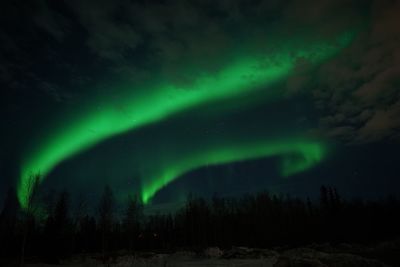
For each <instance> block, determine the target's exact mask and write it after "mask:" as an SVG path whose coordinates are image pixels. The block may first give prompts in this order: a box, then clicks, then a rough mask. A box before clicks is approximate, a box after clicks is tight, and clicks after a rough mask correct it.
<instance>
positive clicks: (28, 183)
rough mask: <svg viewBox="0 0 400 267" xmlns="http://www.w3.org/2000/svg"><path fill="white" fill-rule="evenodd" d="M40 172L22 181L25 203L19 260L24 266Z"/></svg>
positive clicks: (32, 224)
mask: <svg viewBox="0 0 400 267" xmlns="http://www.w3.org/2000/svg"><path fill="white" fill-rule="evenodd" d="M40 178H41V176H40V174H36V175H31V176H30V177H29V178H28V179H27V180H25V181H24V184H23V186H24V188H25V200H24V201H25V203H24V205H25V206H24V207H23V214H24V219H23V234H22V245H21V260H20V265H21V266H24V262H25V249H26V243H27V239H28V234H29V230H30V228H31V227H33V226H34V223H35V212H36V208H37V207H36V206H35V204H36V203H35V201H36V197H37V193H38V188H39V182H40Z"/></svg>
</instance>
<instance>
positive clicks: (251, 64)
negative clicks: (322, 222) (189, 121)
mask: <svg viewBox="0 0 400 267" xmlns="http://www.w3.org/2000/svg"><path fill="white" fill-rule="evenodd" d="M350 37H351V35H350V34H349V33H346V34H342V36H340V37H339V38H337V39H336V40H335V42H334V43H331V44H328V43H324V42H320V43H316V44H310V45H308V46H309V47H308V48H304V49H298V48H296V47H292V46H289V47H288V45H285V44H283V45H282V47H286V48H284V49H283V51H276V52H275V53H274V54H271V55H255V56H252V57H250V56H246V57H244V58H239V59H237V60H233V63H230V66H228V67H226V68H225V69H223V70H221V71H219V72H218V73H217V74H215V76H209V75H202V74H201V73H200V74H199V76H200V77H199V78H195V80H194V81H193V82H192V84H191V85H190V86H189V87H188V88H183V89H180V88H177V87H176V86H174V85H173V84H168V83H161V84H158V83H157V85H156V86H155V88H152V89H150V90H151V93H146V94H133V95H132V96H129V97H128V98H127V100H125V101H124V103H123V104H122V105H123V106H124V107H126V109H125V113H126V114H120V113H118V112H116V111H115V110H114V108H113V106H110V107H109V106H106V107H104V108H102V109H101V110H94V111H91V112H89V113H88V114H79V115H78V116H77V118H75V119H74V120H73V121H72V122H71V124H70V125H68V124H67V125H63V127H62V130H61V131H60V132H55V133H53V134H51V136H52V137H51V138H50V139H49V140H44V141H43V142H41V143H43V145H42V146H39V148H38V150H37V151H36V152H35V153H32V154H30V155H29V156H28V157H27V160H26V162H23V163H22V166H21V170H22V171H21V178H20V179H21V181H20V185H19V188H18V196H19V200H20V202H21V204H22V205H24V199H26V197H27V196H26V193H25V192H26V186H25V184H27V182H26V180H28V179H29V177H30V176H31V175H32V174H34V173H40V174H41V175H42V177H45V176H46V175H47V174H48V172H49V171H51V170H52V168H54V167H55V166H56V165H57V164H58V163H59V162H61V161H62V160H64V159H66V158H68V157H71V156H73V155H74V154H76V153H78V152H79V151H82V150H85V149H87V148H88V147H90V146H93V145H95V144H96V143H98V142H101V141H102V140H104V139H105V138H108V137H111V136H113V135H116V134H119V133H123V132H126V131H128V130H134V129H135V128H137V127H140V126H143V125H146V124H149V123H153V122H156V121H159V120H162V119H163V118H165V117H168V116H170V115H171V114H174V113H176V112H179V111H182V110H185V109H188V108H190V107H193V106H196V105H198V104H201V103H206V102H208V101H212V100H215V99H220V98H229V97H233V96H240V95H241V94H242V95H243V94H246V92H248V91H251V90H256V89H259V90H260V88H261V87H262V88H264V90H268V88H266V87H267V86H268V85H270V84H272V83H274V82H277V81H279V80H280V79H283V78H284V77H285V76H287V75H289V74H290V72H291V71H292V70H293V68H294V66H295V64H296V61H297V60H299V59H303V60H307V61H309V62H311V63H318V62H321V61H323V60H324V59H327V58H329V57H330V56H332V55H334V54H335V53H337V52H338V51H339V50H340V49H342V48H343V47H345V46H346V45H348V44H349V42H350V41H351V38H350ZM300 41H301V40H299V41H298V42H299V43H300ZM296 49H297V50H296ZM249 53H251V51H249ZM243 54H246V53H243ZM269 94H270V97H276V96H277V95H279V92H270V93H269ZM89 129H90V130H91V131H89ZM265 143H267V142H266V141H263V142H261V143H260V144H256V145H252V146H255V147H262V149H259V148H258V149H255V148H253V147H252V146H250V148H244V149H243V148H242V149H237V150H235V149H233V147H232V148H230V149H231V152H229V150H228V151H227V149H224V150H223V151H219V150H216V151H204V152H203V153H202V154H203V156H201V157H199V155H197V156H195V158H194V159H190V160H189V161H188V162H185V163H180V164H178V165H179V167H176V168H177V170H174V165H175V164H174V163H172V165H173V166H172V169H169V168H170V167H167V168H168V169H166V170H162V171H161V173H164V174H163V175H162V176H161V177H159V178H156V180H155V181H153V182H151V183H150V184H149V185H148V186H147V185H146V186H145V187H144V188H143V191H142V199H143V201H144V202H147V201H148V198H149V196H152V195H153V194H154V193H155V192H157V191H158V190H159V189H160V188H162V187H163V186H164V185H166V184H167V183H168V182H169V181H171V180H173V179H175V178H177V177H178V176H179V175H180V174H182V173H183V172H184V171H188V170H190V169H193V168H196V167H200V166H202V165H204V163H205V162H210V163H211V164H218V163H226V162H229V161H234V160H238V159H248V158H254V157H262V156H266V155H271V154H272V155H274V154H280V153H288V152H287V151H292V150H293V151H297V150H299V151H300V153H301V154H303V156H304V158H305V159H309V158H313V160H314V161H317V160H319V159H320V155H318V154H319V153H315V148H314V149H311V150H313V151H312V152H311V156H310V155H309V152H308V151H307V150H305V149H299V148H298V146H299V145H298V144H294V145H292V144H291V142H278V143H277V144H275V143H272V142H269V144H268V143H267V144H265ZM307 146H311V147H313V144H311V145H309V144H307V143H305V144H302V145H301V146H300V147H307ZM314 146H315V145H314ZM316 154H317V155H316ZM200 158H204V159H203V160H200ZM306 161H307V160H306ZM286 165H287V166H285V168H284V173H285V175H288V174H290V173H294V172H295V171H296V169H299V170H301V169H305V168H307V167H308V166H311V165H312V164H311V163H310V162H306V163H305V164H304V166H302V167H300V168H299V167H296V166H291V165H292V164H291V163H290V162H287V163H286ZM154 168H157V166H154ZM291 169H293V170H291ZM158 179H159V180H158Z"/></svg>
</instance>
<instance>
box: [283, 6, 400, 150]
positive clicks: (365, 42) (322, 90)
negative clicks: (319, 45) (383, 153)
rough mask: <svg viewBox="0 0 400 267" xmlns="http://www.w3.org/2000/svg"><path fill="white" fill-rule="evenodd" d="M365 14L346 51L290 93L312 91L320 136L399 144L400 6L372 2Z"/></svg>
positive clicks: (346, 140)
mask: <svg viewBox="0 0 400 267" xmlns="http://www.w3.org/2000/svg"><path fill="white" fill-rule="evenodd" d="M370 12H371V14H372V15H371V20H370V22H369V25H368V27H367V28H366V29H365V30H363V31H362V32H361V33H360V35H359V36H358V39H357V40H356V41H355V42H354V43H353V44H352V45H351V47H349V48H348V49H346V50H345V51H344V52H343V53H342V54H341V55H339V56H338V57H336V58H335V59H333V60H331V61H330V62H327V63H326V64H325V65H324V66H322V67H321V68H320V70H319V71H318V72H317V73H314V74H313V76H310V75H305V76H300V78H301V77H306V78H305V82H304V81H303V80H301V79H300V78H298V80H294V82H293V83H294V84H295V85H296V86H295V90H299V88H303V89H306V88H307V90H309V89H310V88H314V89H313V97H314V99H315V105H316V107H317V109H318V110H319V112H321V114H322V117H321V119H320V132H321V133H323V134H324V135H327V136H330V137H334V138H336V139H341V140H344V141H345V142H348V143H368V142H376V141H381V140H397V141H399V140H400V139H399V126H400V119H399V118H400V113H399V112H400V109H399V103H400V78H399V77H400V67H399V66H400V52H399V49H398V48H399V47H400V27H398V25H400V16H399V15H400V2H399V1H375V2H373V4H372V5H371V6H370ZM311 80H312V81H311ZM299 82H302V83H300V84H299V85H297V84H296V83H299ZM291 85H292V84H291V83H289V84H288V86H289V90H292V91H293V90H294V89H293V88H292V87H291Z"/></svg>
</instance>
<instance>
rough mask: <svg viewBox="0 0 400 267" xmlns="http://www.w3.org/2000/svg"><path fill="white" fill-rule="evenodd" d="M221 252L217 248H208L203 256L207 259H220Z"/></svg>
mask: <svg viewBox="0 0 400 267" xmlns="http://www.w3.org/2000/svg"><path fill="white" fill-rule="evenodd" d="M222 254H223V252H222V250H220V249H219V247H209V248H207V249H206V250H204V256H205V257H207V258H220V257H221V256H222Z"/></svg>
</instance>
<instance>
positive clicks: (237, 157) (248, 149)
mask: <svg viewBox="0 0 400 267" xmlns="http://www.w3.org/2000/svg"><path fill="white" fill-rule="evenodd" d="M325 154H326V148H325V147H324V146H323V145H322V144H321V143H318V142H311V141H299V140H278V141H274V142H271V141H262V140H261V141H258V142H250V143H247V144H240V143H239V144H238V143H236V144H232V145H231V146H225V147H217V148H213V149H211V150H209V151H199V152H198V153H194V154H192V155H190V157H185V158H183V159H181V160H178V161H175V162H174V163H173V164H168V165H167V166H165V168H161V171H160V172H159V173H157V174H153V175H155V177H156V178H155V179H152V180H151V181H148V182H147V183H145V184H144V185H143V187H142V201H143V203H148V201H149V200H150V199H151V198H152V197H153V196H154V194H155V193H157V192H158V191H159V190H160V189H161V188H163V187H164V186H166V185H168V184H169V183H170V182H172V181H174V180H175V179H176V178H177V177H179V176H181V175H183V174H185V173H187V172H189V171H191V170H194V169H197V168H199V167H202V166H208V165H219V164H224V163H228V162H235V161H242V160H249V159H257V158H263V157H269V156H282V157H283V158H282V165H281V168H280V173H281V175H282V176H284V177H286V176H289V175H292V174H295V173H298V172H301V171H304V170H307V169H309V168H311V167H312V166H314V165H315V164H317V163H318V162H319V161H321V160H322V158H323V157H324V155H325ZM145 182H146V181H145Z"/></svg>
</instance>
